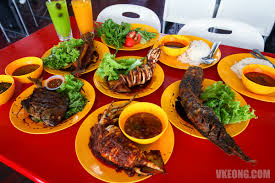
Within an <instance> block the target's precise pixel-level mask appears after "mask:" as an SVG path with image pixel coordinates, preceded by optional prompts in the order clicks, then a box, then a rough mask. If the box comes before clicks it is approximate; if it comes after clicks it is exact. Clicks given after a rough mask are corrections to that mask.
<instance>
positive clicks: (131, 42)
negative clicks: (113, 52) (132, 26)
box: [125, 37, 136, 47]
mask: <svg viewBox="0 0 275 183" xmlns="http://www.w3.org/2000/svg"><path fill="white" fill-rule="evenodd" d="M135 44H136V42H135V40H134V39H132V38H129V37H128V38H126V39H125V46H127V47H132V46H134V45H135Z"/></svg>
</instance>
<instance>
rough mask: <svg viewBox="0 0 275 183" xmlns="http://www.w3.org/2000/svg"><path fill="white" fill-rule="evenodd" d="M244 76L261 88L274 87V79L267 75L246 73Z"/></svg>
mask: <svg viewBox="0 0 275 183" xmlns="http://www.w3.org/2000/svg"><path fill="white" fill-rule="evenodd" d="M244 75H245V76H246V77H247V78H248V79H249V80H251V81H253V82H254V83H257V84H260V85H263V86H271V87H275V79H274V78H272V77H271V76H269V75H267V74H264V73H260V72H248V73H246V74H244Z"/></svg>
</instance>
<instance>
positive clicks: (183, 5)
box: [162, 0, 217, 33]
mask: <svg viewBox="0 0 275 183" xmlns="http://www.w3.org/2000/svg"><path fill="white" fill-rule="evenodd" d="M215 8H217V7H216V0H192V1H190V0H165V5H164V12H163V23H162V33H164V30H165V25H166V22H175V23H180V24H187V23H188V22H189V21H192V20H196V19H199V18H212V17H213V15H214V11H215Z"/></svg>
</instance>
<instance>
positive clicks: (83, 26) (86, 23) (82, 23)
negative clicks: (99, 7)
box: [72, 0, 94, 34]
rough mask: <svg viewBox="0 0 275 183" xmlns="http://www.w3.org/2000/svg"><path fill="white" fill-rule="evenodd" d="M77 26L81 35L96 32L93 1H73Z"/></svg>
mask: <svg viewBox="0 0 275 183" xmlns="http://www.w3.org/2000/svg"><path fill="white" fill-rule="evenodd" d="M72 7H73V11H74V15H75V18H76V22H77V26H78V28H79V31H80V33H81V34H85V33H87V32H93V31H94V23H93V10H92V3H91V0H72Z"/></svg>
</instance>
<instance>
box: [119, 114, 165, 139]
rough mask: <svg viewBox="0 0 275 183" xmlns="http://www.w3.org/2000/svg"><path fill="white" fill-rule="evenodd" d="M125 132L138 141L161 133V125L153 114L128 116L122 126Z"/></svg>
mask: <svg viewBox="0 0 275 183" xmlns="http://www.w3.org/2000/svg"><path fill="white" fill-rule="evenodd" d="M124 130H125V132H126V133H127V134H128V135H130V136H132V137H135V138H138V139H148V138H152V137H155V136H157V135H158V134H160V133H161V131H162V123H161V121H160V119H159V118H157V117H156V116H154V115H153V114H150V113H146V112H142V113H136V114H134V115H132V116H130V117H129V118H128V119H127V120H126V122H125V125H124Z"/></svg>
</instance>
